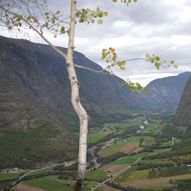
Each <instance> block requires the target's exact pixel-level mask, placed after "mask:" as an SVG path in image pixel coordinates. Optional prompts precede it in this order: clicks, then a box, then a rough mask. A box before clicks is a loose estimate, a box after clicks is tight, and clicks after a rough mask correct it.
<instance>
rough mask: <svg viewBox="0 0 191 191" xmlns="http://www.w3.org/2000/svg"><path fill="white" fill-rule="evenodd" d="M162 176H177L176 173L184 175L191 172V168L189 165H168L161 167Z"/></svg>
mask: <svg viewBox="0 0 191 191" xmlns="http://www.w3.org/2000/svg"><path fill="white" fill-rule="evenodd" d="M160 172H161V176H163V177H168V176H175V175H183V174H189V173H191V168H188V167H187V166H175V167H166V168H162V169H160Z"/></svg>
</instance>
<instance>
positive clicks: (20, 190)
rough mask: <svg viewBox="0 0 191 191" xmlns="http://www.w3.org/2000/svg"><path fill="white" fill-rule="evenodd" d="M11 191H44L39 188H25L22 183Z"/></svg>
mask: <svg viewBox="0 0 191 191" xmlns="http://www.w3.org/2000/svg"><path fill="white" fill-rule="evenodd" d="M13 191H46V190H43V189H40V188H33V187H30V186H27V185H25V184H23V183H20V184H18V185H17V186H15V187H14V189H13Z"/></svg>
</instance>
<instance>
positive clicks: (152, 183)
mask: <svg viewBox="0 0 191 191" xmlns="http://www.w3.org/2000/svg"><path fill="white" fill-rule="evenodd" d="M138 176H139V175H138ZM143 176H144V173H143ZM190 178H191V174H186V175H179V176H170V177H160V178H153V179H143V180H142V178H140V179H139V180H138V179H137V178H136V177H135V179H131V180H130V179H128V178H127V179H126V181H125V182H123V183H121V184H122V185H123V186H131V187H136V188H142V189H143V188H144V189H148V188H149V189H152V188H154V189H157V190H161V191H162V190H163V188H164V187H165V188H166V187H170V186H172V184H170V181H171V180H173V181H176V180H184V179H185V180H186V179H190Z"/></svg>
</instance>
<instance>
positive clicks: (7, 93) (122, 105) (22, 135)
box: [0, 37, 142, 168]
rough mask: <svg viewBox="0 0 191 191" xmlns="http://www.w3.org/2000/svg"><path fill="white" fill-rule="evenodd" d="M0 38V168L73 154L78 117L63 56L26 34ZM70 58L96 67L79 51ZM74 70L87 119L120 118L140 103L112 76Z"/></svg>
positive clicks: (38, 163)
mask: <svg viewBox="0 0 191 191" xmlns="http://www.w3.org/2000/svg"><path fill="white" fill-rule="evenodd" d="M0 44H1V46H0V52H1V56H0V153H3V154H1V155H0V168H6V167H10V166H12V167H14V166H18V167H26V168H28V167H31V166H32V165H33V164H34V163H35V164H36V165H41V163H43V162H49V161H63V160H69V159H72V158H74V157H76V156H77V145H78V144H77V139H78V138H77V135H78V134H77V132H78V120H77V118H76V115H75V114H74V112H73V109H72V106H71V103H70V85H69V80H68V76H67V71H66V67H65V65H66V63H65V61H64V59H63V58H61V57H60V56H59V55H57V54H56V53H55V52H54V51H53V50H52V49H51V48H50V47H49V46H47V45H41V44H35V43H31V42H29V41H26V40H16V39H9V38H5V37H0ZM60 49H62V50H63V51H66V49H64V48H60ZM74 61H75V63H76V64H80V65H83V66H87V67H91V68H93V69H97V70H100V69H101V67H100V66H99V65H97V64H95V63H94V62H92V61H91V60H89V59H88V58H86V57H85V56H84V55H83V54H81V53H79V52H75V54H74ZM77 75H78V77H79V81H80V94H81V101H82V103H83V104H84V106H85V108H86V109H87V111H88V113H89V114H90V125H91V124H95V123H96V124H98V122H99V123H101V122H102V121H104V120H106V119H107V120H116V118H118V119H120V117H121V116H122V115H118V113H123V115H126V114H124V113H127V111H128V110H129V109H135V108H138V107H139V105H141V104H142V98H141V96H138V95H136V94H134V93H132V92H131V91H130V90H129V89H128V88H126V87H124V85H123V80H121V79H120V78H118V77H116V76H108V75H106V74H104V73H93V72H89V71H85V70H80V69H79V70H77Z"/></svg>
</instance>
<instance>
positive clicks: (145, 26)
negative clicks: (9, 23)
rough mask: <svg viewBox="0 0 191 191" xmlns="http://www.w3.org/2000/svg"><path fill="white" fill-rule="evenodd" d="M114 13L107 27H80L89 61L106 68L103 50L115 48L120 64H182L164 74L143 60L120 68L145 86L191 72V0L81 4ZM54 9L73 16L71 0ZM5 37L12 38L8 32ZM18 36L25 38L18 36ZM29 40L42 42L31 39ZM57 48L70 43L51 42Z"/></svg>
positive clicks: (52, 3) (85, 0)
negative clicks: (152, 59)
mask: <svg viewBox="0 0 191 191" xmlns="http://www.w3.org/2000/svg"><path fill="white" fill-rule="evenodd" d="M97 6H99V7H100V8H101V9H103V10H106V11H108V12H109V16H108V17H106V18H105V19H104V23H103V24H102V25H98V24H89V25H88V24H78V25H77V32H76V39H75V43H76V50H78V51H80V52H82V53H84V54H85V55H86V56H87V57H88V58H89V59H91V60H93V61H95V62H96V63H101V62H102V61H101V59H100V57H101V50H102V48H107V47H115V48H116V51H117V53H118V55H119V58H121V59H127V58H133V57H143V56H144V54H145V53H150V54H152V53H155V54H156V55H159V56H160V57H161V58H162V59H164V60H165V59H171V60H174V61H175V62H176V63H178V64H179V68H178V69H173V68H171V69H161V70H160V71H156V70H155V69H154V67H153V66H152V65H151V64H149V63H146V62H143V61H136V62H135V61H134V62H129V63H127V67H126V70H125V71H120V70H118V69H116V71H115V72H116V74H117V75H119V76H121V77H122V78H124V79H127V78H130V79H132V80H133V81H139V82H141V83H142V85H146V84H147V83H148V82H150V81H151V80H153V79H155V78H161V77H165V76H170V75H176V74H178V73H181V72H185V71H191V0H139V2H138V3H135V4H131V5H129V6H126V5H124V4H120V3H118V4H114V3H112V0H79V1H78V7H79V8H82V7H90V8H96V7H97ZM49 7H50V8H53V9H56V10H57V9H59V10H61V11H62V10H64V14H65V15H67V14H68V12H69V0H49ZM0 34H2V35H6V36H7V35H8V36H10V37H14V36H11V34H10V33H9V34H7V32H6V31H5V30H1V31H0ZM18 37H20V36H19V35H18ZM27 38H28V39H29V40H32V41H36V42H42V41H41V40H40V38H38V37H37V36H35V38H34V35H32V36H31V37H30V36H29V37H27ZM52 40H53V42H54V43H55V44H56V45H59V46H66V43H67V40H66V39H64V38H63V37H62V38H57V39H52Z"/></svg>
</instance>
